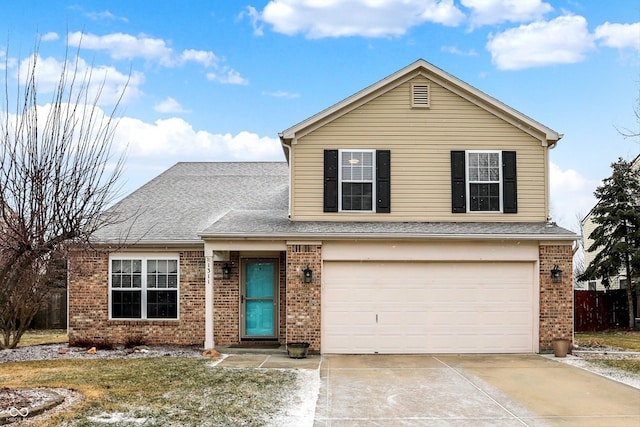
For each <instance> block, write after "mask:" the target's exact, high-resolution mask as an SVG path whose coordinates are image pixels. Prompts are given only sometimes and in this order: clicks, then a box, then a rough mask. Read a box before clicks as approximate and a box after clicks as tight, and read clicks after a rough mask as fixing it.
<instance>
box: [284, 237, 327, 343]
mask: <svg viewBox="0 0 640 427" xmlns="http://www.w3.org/2000/svg"><path fill="white" fill-rule="evenodd" d="M307 266H309V268H310V269H311V270H313V278H312V281H311V283H304V280H303V277H302V274H303V270H304V269H305V268H306V267H307ZM287 273H288V274H287V342H299V341H305V342H308V343H309V344H310V347H309V351H312V352H319V351H320V333H321V322H320V320H321V319H320V315H321V311H320V310H321V305H320V302H321V289H322V246H321V245H307V244H289V245H287Z"/></svg>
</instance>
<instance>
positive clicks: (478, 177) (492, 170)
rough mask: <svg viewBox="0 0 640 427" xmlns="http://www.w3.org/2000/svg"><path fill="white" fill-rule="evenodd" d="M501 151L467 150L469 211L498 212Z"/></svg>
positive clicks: (500, 198) (499, 203)
mask: <svg viewBox="0 0 640 427" xmlns="http://www.w3.org/2000/svg"><path fill="white" fill-rule="evenodd" d="M501 157H502V156H501V153H500V152H499V151H467V182H468V186H467V196H468V197H467V201H468V202H467V203H468V207H467V208H468V210H469V211H470V212H500V211H501V210H502V208H501V200H502V197H501V196H500V190H501V188H500V183H501V181H502V179H501V177H502V174H501V169H502V168H501V165H502V162H501Z"/></svg>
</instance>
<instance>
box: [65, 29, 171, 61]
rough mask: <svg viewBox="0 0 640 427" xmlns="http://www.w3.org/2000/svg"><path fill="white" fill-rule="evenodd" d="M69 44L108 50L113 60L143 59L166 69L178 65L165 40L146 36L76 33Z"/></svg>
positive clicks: (70, 37) (72, 34)
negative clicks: (154, 62) (155, 62)
mask: <svg viewBox="0 0 640 427" xmlns="http://www.w3.org/2000/svg"><path fill="white" fill-rule="evenodd" d="M67 43H68V44H69V45H70V46H75V47H79V46H81V47H82V48H83V49H91V50H106V51H107V52H109V55H111V57H112V58H113V59H134V58H143V59H146V60H153V61H157V62H159V63H160V64H161V65H164V66H166V67H172V66H175V65H176V63H177V60H176V57H175V54H174V52H173V49H171V48H170V47H168V46H167V44H166V43H165V41H164V40H162V39H154V38H151V37H146V36H139V37H135V36H132V35H130V34H123V33H112V34H107V35H104V36H97V35H95V34H91V33H82V32H80V31H76V32H74V33H69V35H68V36H67Z"/></svg>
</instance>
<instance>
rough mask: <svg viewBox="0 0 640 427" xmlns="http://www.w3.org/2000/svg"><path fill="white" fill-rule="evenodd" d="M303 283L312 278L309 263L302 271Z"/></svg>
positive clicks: (309, 281) (308, 281)
mask: <svg viewBox="0 0 640 427" xmlns="http://www.w3.org/2000/svg"><path fill="white" fill-rule="evenodd" d="M302 274H303V276H302V277H303V278H304V283H311V279H313V270H311V269H310V268H309V264H307V268H305V269H304V270H303V271H302Z"/></svg>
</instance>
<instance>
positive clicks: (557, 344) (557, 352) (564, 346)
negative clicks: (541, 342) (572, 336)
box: [551, 338, 569, 357]
mask: <svg viewBox="0 0 640 427" xmlns="http://www.w3.org/2000/svg"><path fill="white" fill-rule="evenodd" d="M551 345H552V346H553V355H554V356H555V357H567V353H568V352H569V340H568V339H566V338H554V339H553V340H551Z"/></svg>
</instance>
